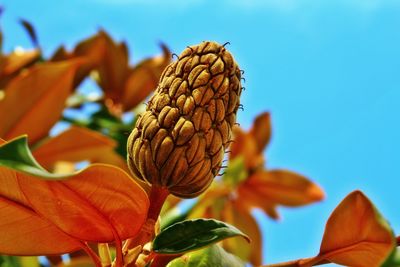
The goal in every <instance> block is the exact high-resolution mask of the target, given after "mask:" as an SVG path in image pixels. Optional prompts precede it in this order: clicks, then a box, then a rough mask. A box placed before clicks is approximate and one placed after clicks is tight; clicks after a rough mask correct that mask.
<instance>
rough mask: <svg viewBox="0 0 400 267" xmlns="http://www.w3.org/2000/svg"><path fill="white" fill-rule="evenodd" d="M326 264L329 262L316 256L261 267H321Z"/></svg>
mask: <svg viewBox="0 0 400 267" xmlns="http://www.w3.org/2000/svg"><path fill="white" fill-rule="evenodd" d="M327 263H330V262H329V261H326V260H324V259H321V258H320V257H318V256H316V257H312V258H306V259H299V260H294V261H287V262H281V263H275V264H269V265H264V266H263V267H309V266H316V265H322V264H327Z"/></svg>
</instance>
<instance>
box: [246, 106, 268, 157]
mask: <svg viewBox="0 0 400 267" xmlns="http://www.w3.org/2000/svg"><path fill="white" fill-rule="evenodd" d="M271 133H272V127H271V116H270V115H269V113H268V112H264V113H261V114H260V115H258V116H257V117H256V119H255V120H254V123H253V127H252V128H251V129H250V134H251V135H252V136H253V137H254V140H255V142H256V144H257V148H258V153H262V151H263V150H264V149H265V147H266V146H267V145H268V143H269V141H270V139H271Z"/></svg>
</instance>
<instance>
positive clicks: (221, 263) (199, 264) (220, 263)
mask: <svg viewBox="0 0 400 267" xmlns="http://www.w3.org/2000/svg"><path fill="white" fill-rule="evenodd" d="M225 266H229V267H244V266H246V265H245V264H244V262H242V261H241V260H240V259H239V258H238V257H236V256H234V255H232V254H230V253H228V252H226V251H225V250H223V249H222V248H221V247H220V246H217V245H213V246H210V247H208V248H205V249H202V250H198V251H194V252H190V253H188V254H185V255H184V256H183V257H180V258H177V259H175V260H173V261H171V262H170V263H168V265H167V267H225Z"/></svg>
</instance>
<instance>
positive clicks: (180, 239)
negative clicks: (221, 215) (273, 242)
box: [153, 219, 249, 254]
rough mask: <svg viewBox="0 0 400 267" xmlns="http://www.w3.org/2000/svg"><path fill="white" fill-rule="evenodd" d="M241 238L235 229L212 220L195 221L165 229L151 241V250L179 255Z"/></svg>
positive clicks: (241, 234)
mask: <svg viewBox="0 0 400 267" xmlns="http://www.w3.org/2000/svg"><path fill="white" fill-rule="evenodd" d="M235 236H242V237H244V238H245V239H247V240H248V241H249V238H248V237H247V236H246V235H245V234H243V233H242V232H241V231H240V230H238V229H237V228H235V227H233V226H231V225H229V224H226V223H224V222H220V221H217V220H212V219H195V220H187V221H183V222H179V223H176V224H174V225H171V226H170V227H167V228H165V229H164V230H163V231H162V232H161V233H160V234H159V235H157V236H156V237H155V239H154V241H153V250H154V251H155V252H156V253H159V254H179V253H183V252H187V251H190V250H195V249H199V248H202V247H204V246H208V245H210V244H213V243H215V242H218V241H221V240H223V239H225V238H229V237H235Z"/></svg>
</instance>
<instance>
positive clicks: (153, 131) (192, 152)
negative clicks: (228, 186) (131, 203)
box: [128, 42, 242, 198]
mask: <svg viewBox="0 0 400 267" xmlns="http://www.w3.org/2000/svg"><path fill="white" fill-rule="evenodd" d="M240 80H241V71H240V69H239V67H238V65H237V64H236V62H235V60H234V59H233V57H232V55H231V54H230V53H229V52H228V51H227V50H226V48H225V47H224V46H222V45H220V44H218V43H215V42H203V43H201V44H199V45H196V46H191V47H187V48H186V49H185V50H184V51H183V52H182V54H181V55H180V56H179V58H178V60H177V61H175V62H173V63H171V64H170V65H168V66H167V68H166V69H165V70H164V72H163V74H162V76H161V78H160V82H159V84H158V86H157V89H156V91H155V93H154V95H153V96H152V98H151V99H150V101H149V103H148V105H147V109H146V111H145V112H144V113H143V114H142V116H141V117H140V118H139V119H138V121H137V122H136V126H135V128H134V129H133V131H132V133H131V135H130V136H129V139H128V165H129V168H130V169H131V171H132V172H133V173H134V174H135V175H136V176H138V177H139V178H140V179H143V180H145V181H147V182H149V183H150V184H152V185H157V186H161V187H166V188H168V190H169V192H170V193H171V194H173V195H175V196H178V197H183V198H191V197H196V196H198V195H199V194H201V193H202V192H203V191H204V190H206V189H207V188H208V186H209V185H210V184H211V182H212V180H213V178H214V177H215V176H216V175H217V174H218V172H219V170H220V167H221V163H222V160H223V158H224V153H225V149H226V148H227V147H228V145H229V141H230V139H231V136H232V127H233V124H234V123H235V121H236V112H237V110H238V107H239V101H240V99H239V98H240V94H241V91H242V87H241V84H240Z"/></svg>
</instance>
